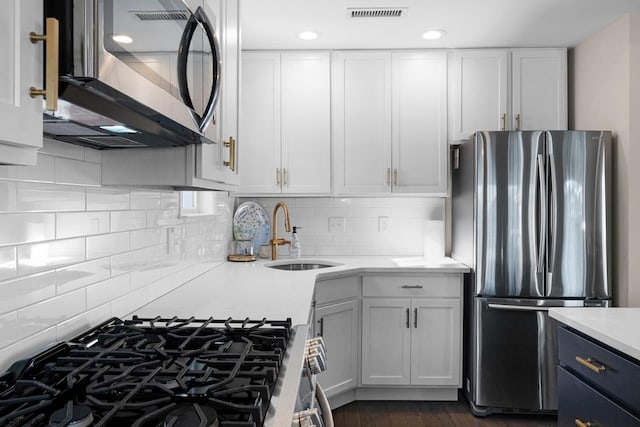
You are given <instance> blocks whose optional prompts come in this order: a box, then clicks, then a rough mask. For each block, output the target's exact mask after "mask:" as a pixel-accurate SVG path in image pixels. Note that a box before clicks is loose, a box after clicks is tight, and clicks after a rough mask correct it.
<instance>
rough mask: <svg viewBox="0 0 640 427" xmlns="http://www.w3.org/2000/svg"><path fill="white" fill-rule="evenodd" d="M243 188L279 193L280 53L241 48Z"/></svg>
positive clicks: (242, 189)
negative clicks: (242, 49) (244, 50)
mask: <svg viewBox="0 0 640 427" xmlns="http://www.w3.org/2000/svg"><path fill="white" fill-rule="evenodd" d="M241 68H242V80H241V82H242V90H241V103H240V134H239V136H238V139H239V140H240V141H242V143H241V144H240V145H239V147H238V148H239V156H240V163H239V168H240V174H241V179H240V191H241V192H243V193H279V192H280V183H281V177H282V173H281V172H282V171H281V170H280V169H281V167H280V54H279V53H277V52H242V65H241Z"/></svg>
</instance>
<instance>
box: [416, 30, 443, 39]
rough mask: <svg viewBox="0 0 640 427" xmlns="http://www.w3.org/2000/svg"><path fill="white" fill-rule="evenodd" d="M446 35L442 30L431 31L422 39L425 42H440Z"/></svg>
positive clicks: (423, 35)
mask: <svg viewBox="0 0 640 427" xmlns="http://www.w3.org/2000/svg"><path fill="white" fill-rule="evenodd" d="M445 34H447V33H445V32H444V31H442V30H429V31H427V32H426V33H424V34H422V38H423V39H425V40H438V39H439V38H440V37H442V36H444V35H445Z"/></svg>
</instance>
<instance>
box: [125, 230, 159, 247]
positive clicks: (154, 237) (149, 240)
mask: <svg viewBox="0 0 640 427" xmlns="http://www.w3.org/2000/svg"><path fill="white" fill-rule="evenodd" d="M166 241H167V230H166V229H165V228H145V229H144V230H134V231H132V232H131V249H140V248H146V247H148V246H157V245H162V244H163V243H166Z"/></svg>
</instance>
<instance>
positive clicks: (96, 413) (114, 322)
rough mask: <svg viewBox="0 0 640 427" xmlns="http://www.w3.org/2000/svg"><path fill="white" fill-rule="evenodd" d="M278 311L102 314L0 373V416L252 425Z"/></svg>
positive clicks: (262, 407)
mask: <svg viewBox="0 0 640 427" xmlns="http://www.w3.org/2000/svg"><path fill="white" fill-rule="evenodd" d="M290 333H291V319H287V320H284V321H267V320H265V319H263V320H249V319H244V320H234V319H226V320H215V319H213V318H209V319H194V318H189V319H184V318H175V317H174V318H161V317H156V318H141V317H137V316H134V317H133V318H132V319H130V320H121V319H118V318H115V317H114V318H112V319H109V320H108V321H106V322H104V323H102V324H100V325H98V326H97V327H95V328H93V329H91V330H89V331H87V332H85V333H83V334H81V335H79V336H78V337H76V338H74V339H73V340H70V341H68V342H65V343H61V344H57V345H55V346H53V347H51V348H49V349H47V350H45V351H43V352H41V353H39V354H38V355H36V356H34V357H33V358H31V359H28V360H23V361H20V362H16V363H14V364H13V365H12V366H11V368H10V369H9V370H8V371H7V372H6V373H5V374H4V375H2V377H0V425H2V426H34V427H35V426H50V427H61V426H74V427H84V426H96V427H97V426H119V427H120V426H140V427H151V426H153V427H156V426H167V427H179V426H189V427H192V426H194V427H195V426H201V427H214V426H220V427H249V426H251V427H256V426H262V425H263V423H264V418H265V414H266V411H267V408H268V406H269V400H270V398H271V395H272V393H273V390H274V387H275V383H276V380H277V378H278V373H279V370H280V367H281V364H282V359H283V356H284V352H285V348H286V346H287V342H288V340H289V336H290Z"/></svg>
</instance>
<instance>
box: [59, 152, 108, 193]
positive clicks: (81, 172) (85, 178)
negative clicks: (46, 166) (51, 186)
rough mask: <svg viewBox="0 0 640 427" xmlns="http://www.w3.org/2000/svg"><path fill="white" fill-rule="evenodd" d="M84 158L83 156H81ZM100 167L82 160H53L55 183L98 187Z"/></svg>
mask: <svg viewBox="0 0 640 427" xmlns="http://www.w3.org/2000/svg"><path fill="white" fill-rule="evenodd" d="M83 157H84V156H83ZM100 168H101V166H100V165H99V164H96V163H89V162H85V161H84V159H83V160H82V161H81V160H74V159H65V158H56V159H55V182H56V183H58V184H79V185H96V186H97V185H100V175H101V169H100Z"/></svg>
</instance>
